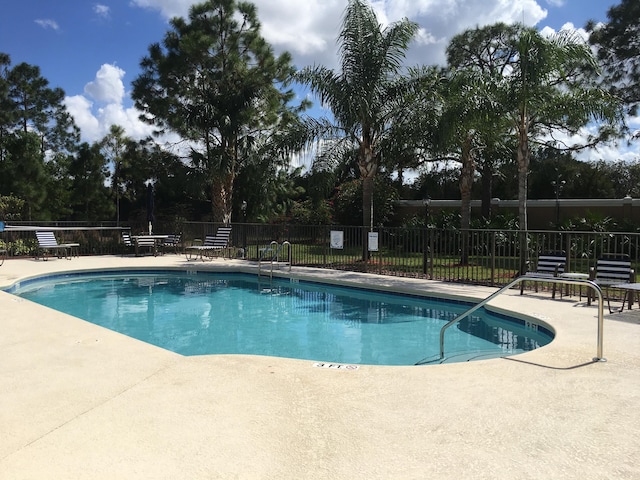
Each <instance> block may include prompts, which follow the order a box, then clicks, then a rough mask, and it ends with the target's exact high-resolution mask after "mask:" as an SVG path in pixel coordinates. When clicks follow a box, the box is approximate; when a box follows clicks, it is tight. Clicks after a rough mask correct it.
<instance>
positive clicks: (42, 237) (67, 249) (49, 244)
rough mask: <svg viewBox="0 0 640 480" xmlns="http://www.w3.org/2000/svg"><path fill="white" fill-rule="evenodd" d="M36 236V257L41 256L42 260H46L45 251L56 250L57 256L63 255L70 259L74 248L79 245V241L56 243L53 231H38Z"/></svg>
mask: <svg viewBox="0 0 640 480" xmlns="http://www.w3.org/2000/svg"><path fill="white" fill-rule="evenodd" d="M36 238H37V239H38V248H37V250H36V259H37V258H40V257H42V259H43V260H46V259H47V253H51V252H56V256H57V257H58V258H62V257H64V258H66V259H67V260H71V256H72V255H73V252H74V249H76V248H78V247H79V246H80V244H79V243H58V241H57V240H56V237H55V236H54V235H53V232H50V231H38V232H36Z"/></svg>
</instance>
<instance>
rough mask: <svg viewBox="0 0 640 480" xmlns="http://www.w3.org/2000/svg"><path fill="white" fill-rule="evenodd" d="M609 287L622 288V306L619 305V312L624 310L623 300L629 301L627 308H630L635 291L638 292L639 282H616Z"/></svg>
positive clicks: (639, 290) (639, 288) (639, 289)
mask: <svg viewBox="0 0 640 480" xmlns="http://www.w3.org/2000/svg"><path fill="white" fill-rule="evenodd" d="M611 288H619V289H620V290H624V298H623V299H622V307H620V310H619V311H620V312H621V311H622V310H624V304H625V302H627V301H628V302H629V306H628V309H629V310H631V307H632V306H633V302H634V301H635V292H640V283H617V284H615V285H611Z"/></svg>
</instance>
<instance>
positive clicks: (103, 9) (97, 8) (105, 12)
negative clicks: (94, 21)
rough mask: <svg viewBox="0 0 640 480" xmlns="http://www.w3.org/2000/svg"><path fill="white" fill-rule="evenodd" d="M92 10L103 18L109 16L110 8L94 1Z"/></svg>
mask: <svg viewBox="0 0 640 480" xmlns="http://www.w3.org/2000/svg"><path fill="white" fill-rule="evenodd" d="M93 12H94V13H95V14H96V15H98V16H99V17H102V18H105V19H106V18H109V17H110V15H111V9H110V8H109V7H108V6H107V5H101V4H99V3H96V4H95V5H94V6H93Z"/></svg>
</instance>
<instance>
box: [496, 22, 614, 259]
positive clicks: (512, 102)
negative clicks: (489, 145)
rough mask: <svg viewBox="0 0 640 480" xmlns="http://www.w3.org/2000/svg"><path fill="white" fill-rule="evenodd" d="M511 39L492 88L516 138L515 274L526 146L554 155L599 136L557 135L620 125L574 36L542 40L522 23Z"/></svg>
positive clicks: (523, 222) (523, 219)
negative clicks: (565, 138) (570, 139)
mask: <svg viewBox="0 0 640 480" xmlns="http://www.w3.org/2000/svg"><path fill="white" fill-rule="evenodd" d="M517 28H518V33H517V35H516V36H514V37H513V40H512V41H513V47H514V48H513V49H512V50H511V51H512V55H513V57H512V61H511V62H509V63H510V67H511V71H510V72H505V75H504V76H503V77H502V80H501V81H500V82H498V83H497V84H496V85H495V93H494V95H495V100H496V104H497V105H501V106H502V108H503V112H505V116H506V118H507V120H508V123H509V124H510V128H511V130H512V132H513V134H514V137H515V138H516V140H517V152H516V158H517V163H518V201H519V224H520V229H521V231H522V234H521V243H520V258H521V264H520V268H521V271H524V269H525V266H526V261H527V256H528V249H527V235H526V232H527V190H528V174H529V163H530V157H531V145H532V144H535V145H544V146H548V147H551V148H556V149H557V150H559V151H567V150H574V151H575V150H580V149H583V148H587V147H588V146H593V145H595V144H596V143H597V142H598V141H600V140H601V138H605V137H604V136H603V137H601V138H600V137H597V136H596V137H590V138H588V139H587V141H586V142H583V143H582V144H575V145H569V144H567V143H563V142H561V141H559V140H556V138H557V135H558V133H563V134H566V135H569V136H571V135H575V134H577V133H578V132H579V130H580V129H581V128H582V127H584V126H586V125H587V124H588V123H589V122H593V121H596V122H600V124H601V131H602V132H605V131H610V129H609V128H608V126H609V125H610V124H612V123H615V122H623V118H622V114H621V113H622V111H621V108H620V103H619V102H618V101H617V99H615V98H614V97H612V96H611V95H609V94H608V93H607V92H606V91H605V90H603V89H601V88H598V87H596V86H594V82H592V81H591V80H592V79H593V78H594V77H595V76H596V75H597V74H598V73H599V68H598V63H597V61H596V59H595V57H594V55H593V53H592V51H591V49H590V48H589V46H588V45H587V44H586V42H585V41H584V40H583V39H582V38H581V37H580V36H579V35H578V34H577V33H575V32H572V31H568V30H562V31H560V32H559V33H557V34H555V35H553V36H549V37H545V36H543V35H542V34H541V33H540V32H538V31H537V30H535V29H532V28H527V27H524V26H522V25H519V26H518V27H517Z"/></svg>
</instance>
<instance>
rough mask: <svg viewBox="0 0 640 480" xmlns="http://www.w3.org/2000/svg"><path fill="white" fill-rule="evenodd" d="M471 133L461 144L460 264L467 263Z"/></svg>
mask: <svg viewBox="0 0 640 480" xmlns="http://www.w3.org/2000/svg"><path fill="white" fill-rule="evenodd" d="M472 147H473V134H472V133H471V132H468V133H467V136H466V138H465V139H464V143H463V145H462V170H461V171H460V200H461V202H460V209H461V211H460V230H461V239H460V241H461V245H460V265H468V264H469V227H470V225H471V187H472V186H473V174H474V173H475V163H474V161H473V150H472Z"/></svg>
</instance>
